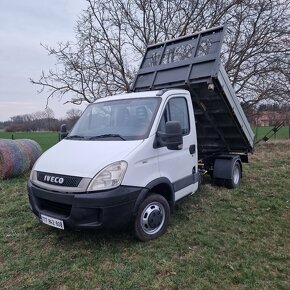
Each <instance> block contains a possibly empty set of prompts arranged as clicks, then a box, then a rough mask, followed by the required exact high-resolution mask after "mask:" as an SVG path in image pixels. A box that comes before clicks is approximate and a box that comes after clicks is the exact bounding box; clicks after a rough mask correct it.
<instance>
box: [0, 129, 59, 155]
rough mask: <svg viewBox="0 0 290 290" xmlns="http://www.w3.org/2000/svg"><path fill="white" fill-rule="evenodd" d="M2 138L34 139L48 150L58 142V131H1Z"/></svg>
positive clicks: (0, 136) (43, 148)
mask: <svg viewBox="0 0 290 290" xmlns="http://www.w3.org/2000/svg"><path fill="white" fill-rule="evenodd" d="M0 138H5V139H12V138H14V139H32V140H35V141H36V142H37V143H39V145H40V146H41V148H42V150H44V151H45V150H47V149H48V148H50V147H51V146H52V145H54V144H56V143H57V142H58V133H57V132H13V133H10V132H0Z"/></svg>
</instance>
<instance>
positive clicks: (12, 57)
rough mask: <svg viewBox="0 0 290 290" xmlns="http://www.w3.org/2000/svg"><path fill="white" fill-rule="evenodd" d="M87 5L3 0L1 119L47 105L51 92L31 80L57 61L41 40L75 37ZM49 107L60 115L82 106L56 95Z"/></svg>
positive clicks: (70, 0) (66, 0) (80, 0)
mask: <svg viewBox="0 0 290 290" xmlns="http://www.w3.org/2000/svg"><path fill="white" fill-rule="evenodd" d="M85 7H86V1H85V0H41V1H39V0H25V1H20V0H0V121H6V120H9V118H10V117H12V116H15V115H23V114H27V113H33V112H36V111H39V110H44V109H45V104H46V97H47V94H45V93H42V94H38V92H37V90H39V87H38V86H36V85H32V84H31V83H30V82H29V78H33V79H36V80H38V78H39V76H40V74H41V71H42V70H48V69H49V68H53V66H54V64H55V59H54V58H53V57H51V56H48V55H47V53H46V51H45V49H44V48H43V47H41V45H40V43H43V44H47V45H49V46H55V44H56V43H57V42H60V41H71V40H74V27H75V24H76V20H77V18H78V16H79V14H80V13H81V11H82V9H84V8H85ZM49 107H50V108H51V109H52V110H53V111H54V112H55V115H56V117H57V118H59V117H63V116H65V113H66V111H67V110H69V109H71V108H76V109H78V108H79V107H78V106H75V105H72V104H69V105H63V102H61V101H58V100H56V99H55V100H53V101H51V102H50V103H49Z"/></svg>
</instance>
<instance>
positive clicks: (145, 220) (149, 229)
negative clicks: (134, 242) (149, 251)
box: [134, 194, 170, 241]
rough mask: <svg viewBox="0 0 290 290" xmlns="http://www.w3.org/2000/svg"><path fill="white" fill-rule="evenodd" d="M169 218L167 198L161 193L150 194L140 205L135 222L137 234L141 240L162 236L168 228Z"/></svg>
mask: <svg viewBox="0 0 290 290" xmlns="http://www.w3.org/2000/svg"><path fill="white" fill-rule="evenodd" d="M169 218H170V208H169V204H168V202H167V200H166V199H165V198H164V197H163V196H161V195H159V194H151V195H149V196H148V197H147V198H146V199H145V200H144V201H143V202H142V203H141V205H140V206H139V209H138V212H137V216H136V218H135V222H134V233H135V236H136V237H137V238H138V239H139V240H141V241H149V240H153V239H156V238H158V237H160V236H161V235H163V234H164V232H165V231H166V229H167V226H168V223H169Z"/></svg>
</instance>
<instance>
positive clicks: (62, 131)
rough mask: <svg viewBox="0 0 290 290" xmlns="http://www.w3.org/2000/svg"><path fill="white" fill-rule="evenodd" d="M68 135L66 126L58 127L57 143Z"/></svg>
mask: <svg viewBox="0 0 290 290" xmlns="http://www.w3.org/2000/svg"><path fill="white" fill-rule="evenodd" d="M67 135H68V131H67V129H66V124H62V125H61V126H60V131H59V141H60V140H62V139H64V138H65V137H66V136H67Z"/></svg>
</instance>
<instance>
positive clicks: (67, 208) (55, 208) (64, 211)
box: [37, 198, 72, 217]
mask: <svg viewBox="0 0 290 290" xmlns="http://www.w3.org/2000/svg"><path fill="white" fill-rule="evenodd" d="M37 203H38V207H39V209H40V210H42V211H43V210H44V211H48V212H51V213H56V214H60V215H64V216H66V217H68V216H69V215H70V212H71V208H72V205H71V204H65V203H59V202H55V201H51V200H47V199H42V198H37Z"/></svg>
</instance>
